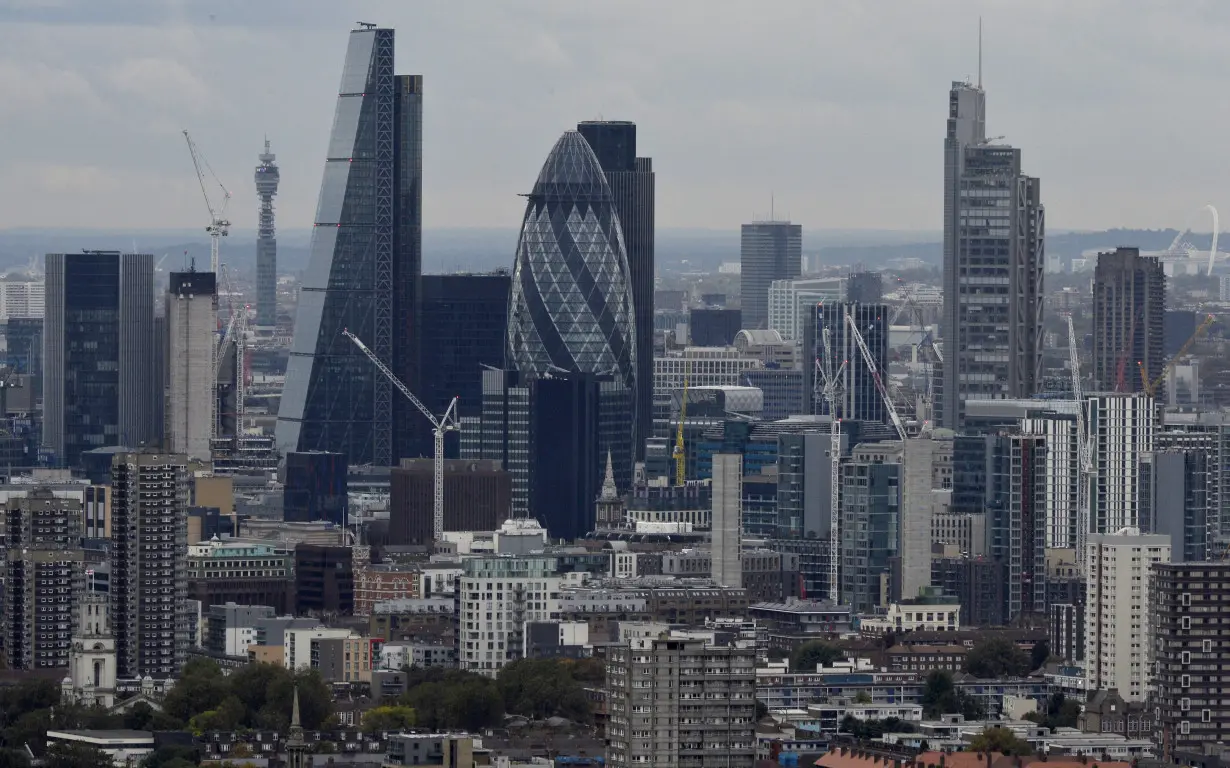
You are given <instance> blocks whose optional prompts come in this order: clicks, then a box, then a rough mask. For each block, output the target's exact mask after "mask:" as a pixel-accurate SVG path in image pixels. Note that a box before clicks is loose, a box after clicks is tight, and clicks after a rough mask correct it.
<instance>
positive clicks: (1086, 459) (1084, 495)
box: [1068, 315, 1093, 573]
mask: <svg viewBox="0 0 1230 768" xmlns="http://www.w3.org/2000/svg"><path fill="white" fill-rule="evenodd" d="M1068 366H1069V367H1070V368H1071V369H1072V397H1073V398H1074V399H1075V400H1076V452H1077V454H1078V456H1079V461H1080V480H1079V482H1077V485H1076V554H1077V556H1078V557H1080V568H1081V572H1082V573H1083V572H1084V571H1085V569H1086V568H1087V567H1088V563H1086V561H1085V557H1086V556H1085V544H1086V542H1087V541H1088V539H1089V518H1090V510H1089V481H1090V476H1091V475H1093V443H1092V442H1090V440H1089V434H1088V429H1087V428H1086V425H1085V398H1084V395H1083V394H1082V392H1081V361H1080V357H1079V356H1078V355H1077V353H1076V326H1075V325H1073V323H1072V315H1068Z"/></svg>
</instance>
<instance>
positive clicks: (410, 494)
mask: <svg viewBox="0 0 1230 768" xmlns="http://www.w3.org/2000/svg"><path fill="white" fill-rule="evenodd" d="M434 483H435V462H433V461H432V460H431V459H402V461H401V466H400V467H394V468H393V472H392V477H391V478H390V488H389V543H390V544H403V545H404V544H431V542H432V530H431V527H432V514H433V503H432V492H433V489H434ZM511 509H512V477H511V475H509V474H508V473H507V472H505V471H504V470H503V469H502V468H501V467H500V462H498V461H476V460H458V459H449V460H447V461H445V462H444V530H446V531H494V530H495V529H497V528H499V527H500V523H502V522H504V521H505V520H507V519H508V517H509V512H510V511H511Z"/></svg>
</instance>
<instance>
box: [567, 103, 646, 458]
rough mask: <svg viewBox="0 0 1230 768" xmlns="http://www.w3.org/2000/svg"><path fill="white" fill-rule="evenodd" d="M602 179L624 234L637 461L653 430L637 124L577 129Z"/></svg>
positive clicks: (643, 196)
mask: <svg viewBox="0 0 1230 768" xmlns="http://www.w3.org/2000/svg"><path fill="white" fill-rule="evenodd" d="M577 131H578V132H579V133H580V134H581V135H582V136H584V137H585V140H586V141H587V142H589V146H590V147H591V148H592V149H593V150H594V155H596V156H597V158H598V164H599V165H601V166H602V172H603V173H604V174H606V181H607V184H608V185H609V186H610V187H611V196H612V197H613V198H614V201H615V211H616V212H617V213H618V214H619V223H620V227H621V228H622V230H623V233H624V250H625V251H626V252H627V255H628V280H629V282H630V283H631V285H632V307H633V309H634V310H635V312H636V430H637V431H636V434H637V435H638V437H637V440H636V445H635V446H634V447H635V448H636V456H637V460H638V461H640V460H642V459H643V458H644V455H645V438H646V437H648V436H649V434H650V432H651V431H652V429H653V286H654V173H653V158H649V157H637V156H636V123H630V122H627V121H622V120H611V121H592V122H584V123H580V124H578V125H577Z"/></svg>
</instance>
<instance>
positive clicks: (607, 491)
mask: <svg viewBox="0 0 1230 768" xmlns="http://www.w3.org/2000/svg"><path fill="white" fill-rule="evenodd" d="M599 498H601V499H602V500H603V501H613V500H615V499H618V498H619V490H618V489H617V488H616V487H615V468H614V465H613V464H612V463H611V452H610V451H607V452H606V477H605V478H603V480H602V495H601V496H600V497H599Z"/></svg>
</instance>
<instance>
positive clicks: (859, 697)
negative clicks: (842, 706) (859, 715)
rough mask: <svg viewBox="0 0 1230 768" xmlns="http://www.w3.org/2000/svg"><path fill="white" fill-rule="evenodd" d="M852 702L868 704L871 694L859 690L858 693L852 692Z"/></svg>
mask: <svg viewBox="0 0 1230 768" xmlns="http://www.w3.org/2000/svg"><path fill="white" fill-rule="evenodd" d="M854 703H855V704H870V703H871V694H870V693H867V692H866V691H859V692H858V693H856V694H854Z"/></svg>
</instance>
